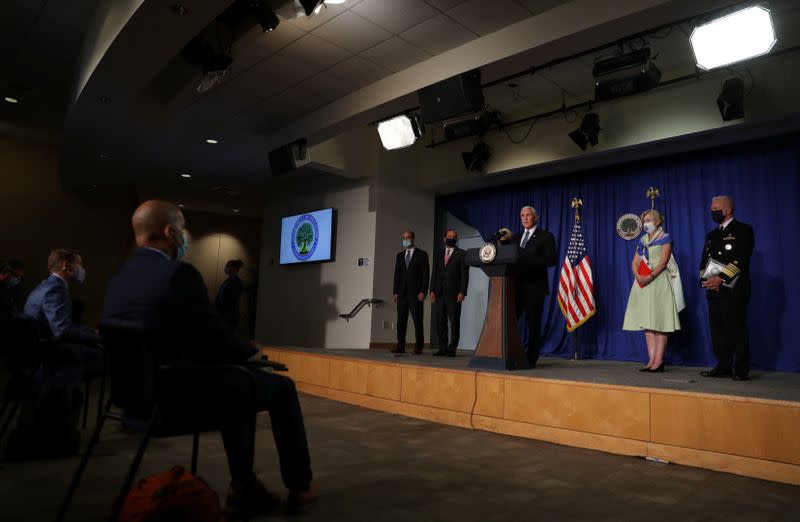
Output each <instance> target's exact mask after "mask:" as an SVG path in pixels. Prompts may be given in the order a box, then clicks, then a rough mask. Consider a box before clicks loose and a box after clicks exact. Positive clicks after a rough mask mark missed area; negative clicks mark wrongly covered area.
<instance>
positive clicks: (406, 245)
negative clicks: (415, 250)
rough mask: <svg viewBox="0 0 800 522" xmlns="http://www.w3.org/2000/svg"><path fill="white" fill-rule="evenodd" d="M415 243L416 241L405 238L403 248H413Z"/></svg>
mask: <svg viewBox="0 0 800 522" xmlns="http://www.w3.org/2000/svg"><path fill="white" fill-rule="evenodd" d="M413 244H414V242H413V241H411V240H410V239H404V240H403V248H411V246H412V245H413Z"/></svg>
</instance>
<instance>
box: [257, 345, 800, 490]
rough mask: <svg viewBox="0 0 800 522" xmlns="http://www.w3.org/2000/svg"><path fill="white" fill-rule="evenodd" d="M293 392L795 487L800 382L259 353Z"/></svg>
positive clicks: (554, 362)
mask: <svg viewBox="0 0 800 522" xmlns="http://www.w3.org/2000/svg"><path fill="white" fill-rule="evenodd" d="M263 351H264V353H266V354H268V355H269V357H270V359H271V360H275V361H279V362H283V363H285V364H286V365H287V366H288V367H289V376H290V377H292V378H293V379H294V380H295V382H296V383H297V387H298V389H299V390H300V391H303V392H306V393H310V394H313V395H318V396H321V397H326V398H329V399H334V400H339V401H342V402H346V403H350V404H354V405H358V406H363V407H366V408H372V409H376V410H381V411H386V412H391V413H397V414H401V415H408V416H411V417H417V418H421V419H426V420H430V421H434V422H442V423H446V424H451V425H455V426H461V427H464V428H471V429H480V430H486V431H491V432H495V433H502V434H506V435H513V436H519V437H527V438H533V439H539V440H545V441H549V442H554V443H557V444H565V445H569V446H576V447H582V448H589V449H595V450H599V451H605V452H609V453H616V454H620V455H631V456H641V457H650V458H654V459H660V460H663V461H667V462H674V463H678V464H684V465H688V466H696V467H702V468H708V469H714V470H717V471H725V472H730V473H736V474H740V475H746V476H751V477H757V478H762V479H767V480H774V481H778V482H786V483H790V484H796V485H800V444H798V441H797V437H798V434H800V374H795V373H783V372H762V371H757V370H756V371H753V372H752V374H751V377H752V378H751V380H749V381H745V382H736V381H733V380H731V379H710V378H704V377H701V376H700V375H699V372H700V371H701V370H702V369H704V368H693V367H686V366H677V367H667V371H666V372H664V373H660V374H647V373H643V372H639V371H637V370H638V369H639V368H640V367H641V365H639V364H636V363H624V362H611V361H595V360H578V361H573V360H567V359H558V358H550V357H543V358H541V359H540V360H539V364H538V366H537V368H536V369H535V370H518V371H495V370H475V369H472V368H469V367H468V366H467V363H468V362H469V358H470V356H471V353H472V352H459V354H458V356H457V357H455V358H445V357H432V356H431V352H429V351H426V352H425V353H424V354H422V355H413V354H408V353H406V354H401V355H394V354H392V353H390V352H389V351H388V350H330V349H327V350H326V349H306V348H281V347H264V348H263Z"/></svg>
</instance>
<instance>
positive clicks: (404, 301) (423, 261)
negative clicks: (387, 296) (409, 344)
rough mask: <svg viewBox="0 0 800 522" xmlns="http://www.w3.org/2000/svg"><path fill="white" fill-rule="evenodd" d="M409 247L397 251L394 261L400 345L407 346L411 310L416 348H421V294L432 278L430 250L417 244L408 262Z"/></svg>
mask: <svg viewBox="0 0 800 522" xmlns="http://www.w3.org/2000/svg"><path fill="white" fill-rule="evenodd" d="M406 252H407V251H406V250H403V251H402V252H398V254H397V260H396V261H395V264H394V286H393V289H392V294H395V295H397V348H398V349H399V350H401V351H402V350H405V349H406V330H407V328H408V314H409V313H411V319H412V320H413V321H414V334H415V338H416V344H415V347H414V351H415V352H418V353H419V352H421V351H422V348H423V347H424V346H425V337H424V335H423V330H424V327H423V324H422V319H423V304H424V303H423V302H421V301H420V300H419V294H425V295H427V293H428V283H429V282H430V265H429V264H428V253H427V252H425V251H424V250H422V249H419V248H416V247H415V248H414V252H413V254H412V256H411V260H410V261H409V263H408V266H406Z"/></svg>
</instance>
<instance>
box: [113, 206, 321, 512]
mask: <svg viewBox="0 0 800 522" xmlns="http://www.w3.org/2000/svg"><path fill="white" fill-rule="evenodd" d="M131 221H132V224H133V231H134V234H135V236H136V245H137V246H138V248H137V249H136V251H135V252H134V254H133V256H132V257H131V258H130V259H129V260H128V261H127V262H126V263H125V265H123V267H122V269H121V270H120V271H119V272H118V273H117V274H116V275H115V276H114V277H113V279H112V280H111V282H110V283H109V285H108V290H107V293H106V303H105V311H104V314H103V315H104V318H105V319H107V320H113V321H132V322H136V323H138V324H140V325H142V326H143V327H145V328H147V329H149V330H152V331H155V332H157V333H158V335H159V338H160V345H161V346H162V347H163V350H168V351H169V352H168V353H161V358H162V362H164V363H169V362H173V361H176V360H182V361H188V362H203V363H209V362H211V363H213V362H219V363H234V364H236V363H239V364H241V363H245V362H246V361H247V360H248V359H249V358H251V357H258V356H259V355H260V354H258V351H257V350H256V348H255V347H254V346H252V345H251V344H249V343H247V342H244V341H242V340H240V339H238V338H237V337H235V336H234V335H233V334H232V332H231V330H230V328H228V327H227V326H226V325H225V323H224V322H223V321H222V319H221V318H220V317H219V316H218V315H216V314H215V313H214V312H213V310H212V306H211V303H210V302H209V299H208V291H207V289H206V286H205V284H204V283H203V279H202V277H201V276H200V272H198V271H197V269H196V268H195V267H194V266H192V265H190V264H188V263H185V262H183V261H181V260H180V259H181V258H182V257H183V256H184V255H185V254H186V251H187V249H188V247H189V236H188V233H187V230H186V224H185V220H184V217H183V213H182V212H181V211H180V209H179V208H178V207H176V206H175V205H173V204H171V203H168V202H165V201H154V200H151V201H146V202H144V203H142V204H141V205H140V206H139V208H137V209H136V211H135V212H134V214H133V218H132V220H131ZM253 374H254V376H255V379H256V386H257V388H258V395H259V400H260V404H259V408H260V409H261V410H267V411H269V412H270V417H271V419H272V432H273V435H274V437H275V444H276V447H277V449H278V454H279V457H280V468H281V476H282V477H283V481H284V484H285V485H286V487H287V489H288V490H289V504H290V506H300V505H302V504H307V503H310V502H312V501H313V500H315V499H316V493H315V492H314V490H313V489H312V487H311V461H310V457H309V453H308V443H307V441H306V434H305V427H304V424H303V415H302V412H301V410H300V403H299V401H298V398H297V391H296V390H295V386H294V382H293V381H292V380H291V379H289V378H288V377H284V376H281V375H275V374H271V373H267V372H265V371H262V370H259V369H253ZM232 406H233V405H232ZM248 437H249V435H248V431H247V426H246V425H245V424H241V425H238V424H237V425H232V426H227V427H225V428H223V429H222V439H223V443H224V446H225V453H226V455H227V457H228V466H229V468H230V472H231V487H230V489H229V492H228V497H227V500H226V504H227V505H228V506H229V507H232V508H236V509H239V510H241V511H243V512H246V513H248V514H249V515H255V514H258V513H263V512H266V511H269V510H271V509H272V508H274V507H275V506H276V505H277V499H276V497H275V496H273V495H272V494H271V493H269V492H268V491H267V490H266V489H265V488H264V486H263V484H261V482H260V481H259V480H258V479H257V478H256V476H255V474H254V473H253V459H252V455H251V454H250V453H249V451H248V449H247V448H248V442H247V441H248Z"/></svg>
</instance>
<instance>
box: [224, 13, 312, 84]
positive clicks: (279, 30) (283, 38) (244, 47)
mask: <svg viewBox="0 0 800 522" xmlns="http://www.w3.org/2000/svg"><path fill="white" fill-rule="evenodd" d="M304 34H305V32H303V31H301V30H300V29H298V28H297V27H295V26H293V25H291V24H278V27H276V28H275V30H274V31H271V32H266V33H265V32H263V31H262V30H261V26H259V25H256V26H255V27H253V28H252V29H251V30H250V31H248V32H247V34H245V35H244V36H243V37H242V38H241V39H239V40H237V41H236V42H234V44H233V50H232V51H231V56H233V58H234V61H233V63H232V64H231V73H233V74H239V73H241V72H242V71H244V70H246V69H249V68H250V67H252V66H253V65H254V64H256V63H258V62H260V61H261V60H264V59H265V58H268V57H269V56H271V55H272V54H273V53H275V52H277V51H279V50H281V49H283V48H284V47H286V46H287V45H289V44H290V43H292V42H293V41H295V40H297V39H299V38H300V37H302V36H303V35H304Z"/></svg>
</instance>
